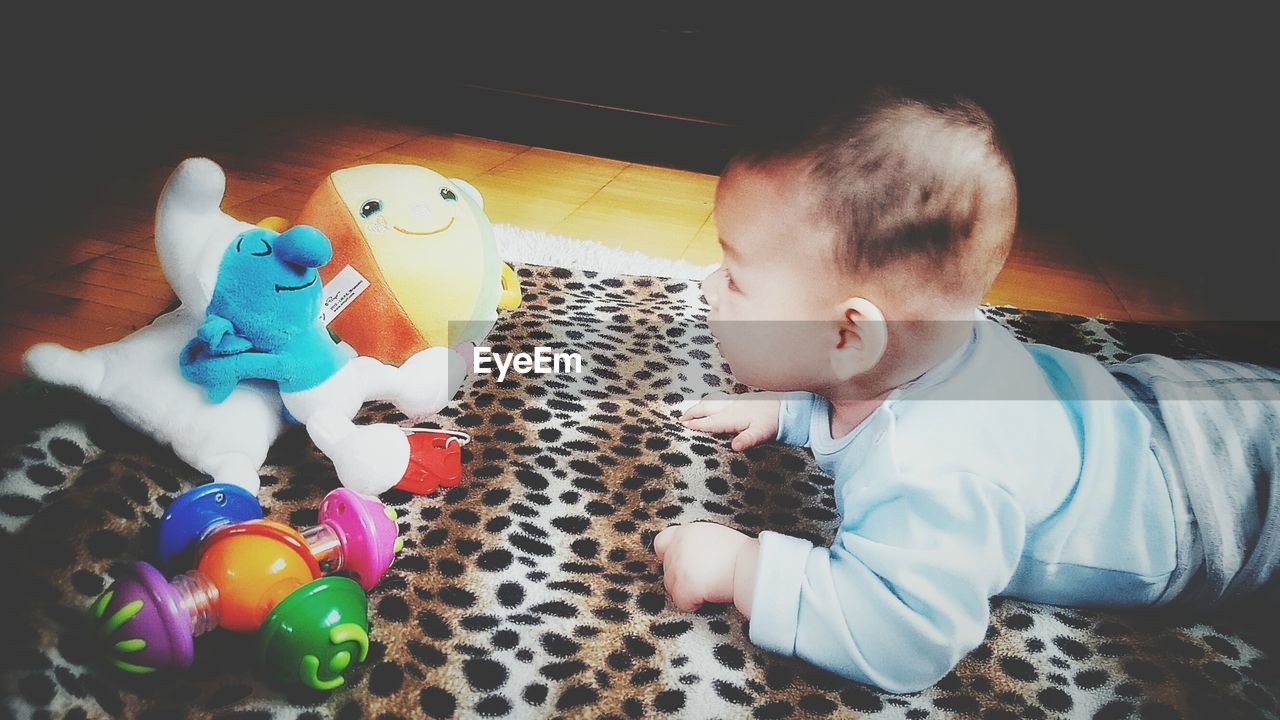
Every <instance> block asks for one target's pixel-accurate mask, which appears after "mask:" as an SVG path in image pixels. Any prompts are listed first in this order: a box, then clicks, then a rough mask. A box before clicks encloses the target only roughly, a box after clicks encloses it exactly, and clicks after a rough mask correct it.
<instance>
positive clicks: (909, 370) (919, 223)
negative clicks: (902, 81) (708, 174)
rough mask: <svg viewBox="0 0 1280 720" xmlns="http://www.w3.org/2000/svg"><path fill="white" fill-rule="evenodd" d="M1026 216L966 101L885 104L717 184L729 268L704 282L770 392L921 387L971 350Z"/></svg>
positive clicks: (757, 144) (807, 133)
mask: <svg viewBox="0 0 1280 720" xmlns="http://www.w3.org/2000/svg"><path fill="white" fill-rule="evenodd" d="M1016 217H1017V190H1016V186H1015V183H1014V178H1013V171H1012V168H1011V164H1010V161H1009V159H1008V156H1007V155H1006V154H1005V152H1004V150H1003V148H1002V146H1001V144H1000V142H999V139H998V138H997V135H996V131H995V127H994V125H993V123H992V121H991V118H990V117H988V116H987V114H986V113H985V112H983V111H982V110H981V109H980V108H979V107H978V106H976V105H975V104H973V103H972V102H969V101H958V102H953V103H948V104H931V103H925V102H921V101H916V100H909V99H904V98H900V97H888V96H885V95H883V94H882V95H878V96H876V97H875V98H873V99H872V100H869V101H867V102H865V103H863V104H861V105H859V106H857V107H853V108H845V109H842V110H840V111H837V112H830V113H825V114H823V115H822V116H820V117H818V118H817V119H815V120H812V121H808V122H804V123H801V124H799V125H797V126H795V127H792V128H789V129H787V130H784V131H781V132H777V133H772V134H771V135H770V136H768V137H764V138H762V139H760V140H757V141H753V142H750V143H748V144H747V145H746V146H745V147H743V148H741V149H740V150H739V151H738V153H737V154H736V155H735V156H734V157H733V159H732V160H731V161H730V163H729V165H728V167H727V168H726V170H725V173H724V175H723V176H722V177H721V179H720V185H719V187H718V188H717V191H716V206H715V220H716V225H717V227H718V229H719V232H720V242H721V245H722V247H723V249H724V261H723V264H722V265H721V268H720V269H719V270H718V271H717V272H716V273H714V274H713V275H712V276H711V277H709V278H707V280H706V281H705V282H704V283H703V292H704V294H705V296H706V298H707V302H708V304H709V305H710V307H711V313H710V320H711V322H712V328H713V330H714V331H715V333H716V335H717V338H718V339H719V341H720V346H721V351H722V352H723V354H724V357H725V359H726V360H728V361H729V363H730V365H732V366H733V369H734V373H735V375H737V377H738V378H739V379H740V380H741V381H742V382H744V383H747V384H749V385H753V386H755V387H759V388H763V389H769V390H810V391H814V392H822V391H824V390H831V389H832V388H835V387H838V386H843V385H847V384H849V381H850V380H857V383H856V384H858V385H860V386H862V387H863V389H864V390H869V389H871V388H873V387H874V388H878V389H883V390H886V391H887V390H888V389H889V388H891V387H896V386H897V385H900V384H902V383H904V382H907V381H910V380H912V379H914V378H915V377H918V376H919V375H920V374H921V373H923V372H924V371H925V370H927V369H929V368H930V367H932V366H933V365H935V364H937V362H939V361H940V360H941V359H943V358H944V357H946V356H947V355H948V354H950V353H951V352H952V351H954V350H955V349H956V348H957V347H959V345H960V344H961V343H962V342H964V340H965V339H966V338H967V337H968V333H969V332H970V329H971V325H970V323H971V321H972V319H973V311H974V308H975V307H977V305H978V304H979V303H980V301H981V299H982V297H983V295H985V294H986V291H987V290H988V289H989V288H990V287H991V283H992V282H993V281H994V280H995V277H996V275H997V273H999V271H1000V268H1001V267H1002V266H1003V264H1004V260H1005V258H1006V256H1007V255H1008V253H1009V247H1010V244H1011V242H1012V238H1013V230H1014V225H1015V222H1016ZM737 321H756V322H737ZM761 321H764V322H761ZM783 353H785V354H783Z"/></svg>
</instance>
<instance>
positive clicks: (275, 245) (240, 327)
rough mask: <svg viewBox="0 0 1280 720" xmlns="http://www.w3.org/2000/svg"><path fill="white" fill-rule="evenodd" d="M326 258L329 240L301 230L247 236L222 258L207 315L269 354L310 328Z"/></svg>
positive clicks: (261, 230)
mask: <svg viewBox="0 0 1280 720" xmlns="http://www.w3.org/2000/svg"><path fill="white" fill-rule="evenodd" d="M331 255H332V249H331V248H330V246H329V240H328V238H326V237H325V236H324V234H323V233H321V232H320V231H319V230H316V229H315V228H311V227H307V226H306V225H299V226H297V227H293V228H290V229H289V230H287V231H285V232H284V233H276V232H274V231H271V230H268V229H266V228H254V229H252V230H246V231H245V232H243V233H241V234H240V236H239V237H237V238H236V240H235V242H233V243H232V244H231V247H229V248H227V252H226V254H225V255H224V256H223V258H222V265H221V266H220V267H219V268H218V283H217V285H216V286H215V288H214V293H213V301H212V302H211V303H210V305H209V310H210V312H211V313H214V314H216V315H219V316H221V317H224V318H226V319H227V320H229V321H231V324H232V325H233V326H235V329H236V333H237V334H239V335H241V336H242V337H244V338H246V339H247V340H249V341H251V342H252V343H253V345H254V347H255V348H257V349H259V350H271V349H274V348H276V347H278V346H279V345H280V344H282V343H283V342H286V341H287V340H288V338H289V337H291V336H292V335H293V334H294V333H295V332H297V331H298V330H299V329H302V328H306V327H308V326H310V325H311V324H312V323H314V322H315V320H316V317H317V316H318V315H319V313H320V298H321V290H322V287H321V283H320V273H319V271H318V270H317V268H319V267H320V266H322V265H324V264H325V263H326V262H328V261H329V258H330V256H331Z"/></svg>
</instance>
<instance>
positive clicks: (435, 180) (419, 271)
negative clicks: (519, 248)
mask: <svg viewBox="0 0 1280 720" xmlns="http://www.w3.org/2000/svg"><path fill="white" fill-rule="evenodd" d="M483 208H484V204H483V200H482V199H481V197H480V193H479V192H477V191H476V189H475V188H474V187H472V186H471V185H470V184H469V183H467V182H465V181H463V180H458V179H447V178H445V177H444V176H443V175H440V174H439V173H437V172H434V171H432V170H428V169H427V168H424V167H419V166H417V165H361V166H357V167H352V168H347V169H345V170H339V171H337V172H335V173H333V174H332V175H330V176H329V177H328V178H326V179H325V181H324V182H323V183H322V184H321V186H320V187H319V189H317V190H316V191H315V193H314V194H312V196H311V198H310V200H308V201H307V204H306V206H305V207H304V208H303V209H302V213H301V214H300V216H299V217H298V218H297V223H298V224H300V225H309V226H311V227H314V228H318V229H319V230H320V231H321V232H323V233H324V234H325V235H326V236H328V238H329V240H330V241H331V242H332V244H333V260H331V261H330V262H329V263H328V264H327V265H326V266H325V267H324V268H322V269H321V277H322V278H323V280H324V283H325V288H326V299H325V304H326V306H327V311H328V312H330V313H333V312H336V313H337V314H336V315H335V316H333V319H332V320H331V321H330V323H329V329H330V330H332V331H333V332H334V333H336V334H337V335H338V336H339V337H340V338H341V339H342V340H343V341H345V342H347V343H349V344H350V345H351V346H352V347H354V348H355V349H356V350H357V351H358V352H359V353H360V354H361V355H366V356H369V357H374V358H377V359H379V360H382V361H383V362H388V363H393V364H400V363H402V362H404V361H405V360H406V359H407V358H409V357H410V356H412V355H413V354H414V353H416V352H418V351H420V350H422V349H424V348H427V347H448V348H452V347H455V346H457V345H458V344H460V343H465V342H473V343H478V342H479V341H480V340H482V339H483V338H484V336H485V334H486V333H488V331H489V328H491V327H492V325H493V323H494V321H495V320H496V319H497V310H498V309H499V308H502V309H510V308H514V307H516V306H518V305H519V304H520V285H519V281H518V279H517V278H516V275H515V273H514V272H513V271H512V270H511V268H510V267H508V266H507V265H505V264H503V263H502V262H501V261H500V260H499V259H498V253H497V248H496V246H495V245H494V240H493V228H492V226H491V225H490V224H489V219H488V218H487V217H486V216H485V214H484V209H483Z"/></svg>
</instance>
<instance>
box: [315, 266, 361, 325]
mask: <svg viewBox="0 0 1280 720" xmlns="http://www.w3.org/2000/svg"><path fill="white" fill-rule="evenodd" d="M368 288H369V281H368V280H366V279H365V278H364V276H363V275H361V274H360V272H359V271H358V270H356V269H355V268H353V267H351V266H350V265H348V266H346V267H344V268H342V271H341V272H339V273H338V274H337V275H334V276H333V279H332V280H330V281H329V282H327V283H325V284H324V299H323V300H322V301H321V303H320V322H323V323H324V324H325V325H328V324H329V323H331V322H333V319H334V318H336V317H338V314H339V313H341V312H342V311H343V310H346V309H347V306H348V305H350V304H351V303H353V302H355V299H356V298H358V297H360V293H362V292H364V291H365V290H367V289H368Z"/></svg>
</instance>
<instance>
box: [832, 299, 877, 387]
mask: <svg viewBox="0 0 1280 720" xmlns="http://www.w3.org/2000/svg"><path fill="white" fill-rule="evenodd" d="M837 310H838V312H839V313H840V317H839V319H838V320H837V321H836V337H835V345H834V347H832V349H831V369H832V370H833V371H835V374H836V377H837V378H839V379H840V380H841V381H847V380H849V379H851V378H853V377H854V376H857V375H861V374H862V373H865V372H867V371H868V370H871V369H872V368H873V367H875V366H876V364H877V363H879V362H880V359H881V358H883V357H884V352H885V348H886V347H888V345H889V328H888V325H887V324H886V323H885V321H884V313H882V312H880V308H878V307H876V305H875V303H873V302H871V301H870V300H867V299H866V298H861V297H853V298H849V299H848V300H845V301H844V302H842V303H840V305H839V306H837Z"/></svg>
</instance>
